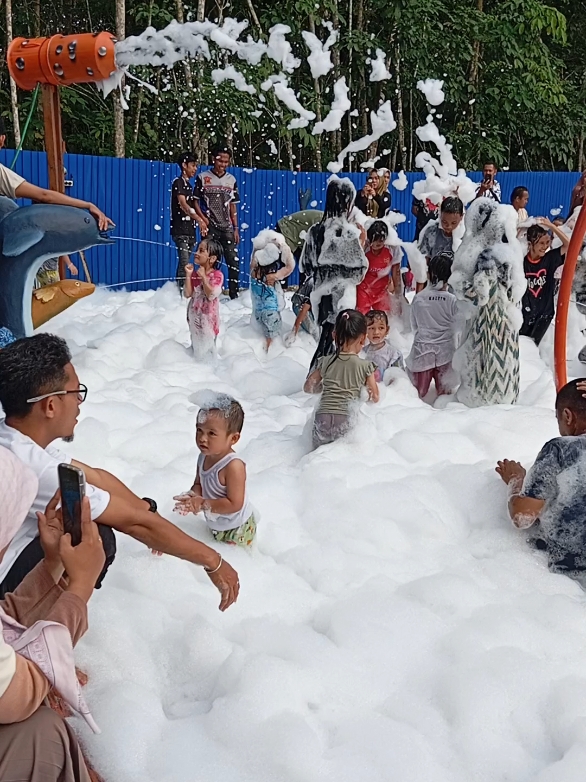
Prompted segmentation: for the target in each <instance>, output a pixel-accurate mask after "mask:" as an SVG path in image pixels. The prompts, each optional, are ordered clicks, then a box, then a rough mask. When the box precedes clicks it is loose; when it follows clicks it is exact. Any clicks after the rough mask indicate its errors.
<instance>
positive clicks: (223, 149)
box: [212, 142, 232, 158]
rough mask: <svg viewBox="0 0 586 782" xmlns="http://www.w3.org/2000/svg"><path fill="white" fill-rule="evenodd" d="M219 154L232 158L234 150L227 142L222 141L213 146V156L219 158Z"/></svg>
mask: <svg viewBox="0 0 586 782" xmlns="http://www.w3.org/2000/svg"><path fill="white" fill-rule="evenodd" d="M218 155H228V157H230V158H231V157H232V150H231V149H230V147H229V146H228V145H227V144H226V143H225V142H221V143H219V144H216V145H215V146H214V147H213V148H212V158H217V157H218Z"/></svg>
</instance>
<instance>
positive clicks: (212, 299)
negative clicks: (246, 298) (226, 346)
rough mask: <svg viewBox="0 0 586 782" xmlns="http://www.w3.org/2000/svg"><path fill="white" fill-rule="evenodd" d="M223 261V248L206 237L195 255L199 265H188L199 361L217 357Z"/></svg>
mask: <svg viewBox="0 0 586 782" xmlns="http://www.w3.org/2000/svg"><path fill="white" fill-rule="evenodd" d="M221 258H222V246H221V245H220V243H219V242H217V241H216V240H215V239H211V238H209V237H206V238H205V239H202V240H201V242H200V243H199V247H198V248H197V251H196V253H195V262H196V264H197V265H198V268H197V270H195V271H194V267H193V264H192V263H188V264H186V265H185V288H184V289H183V293H184V295H185V297H186V298H188V299H189V300H190V301H189V304H188V305H187V322H188V323H189V331H190V332H191V346H192V348H193V352H194V354H195V356H196V357H197V358H205V357H206V356H209V355H213V354H214V352H215V347H216V337H217V336H218V334H219V333H220V303H219V297H220V294H221V293H222V286H223V284H224V275H223V274H222V272H221V271H220V270H219V269H218V266H219V263H220V260H221Z"/></svg>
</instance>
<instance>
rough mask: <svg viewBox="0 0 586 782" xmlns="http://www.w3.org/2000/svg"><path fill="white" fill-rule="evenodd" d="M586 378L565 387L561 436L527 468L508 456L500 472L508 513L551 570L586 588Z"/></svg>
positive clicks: (559, 405)
mask: <svg viewBox="0 0 586 782" xmlns="http://www.w3.org/2000/svg"><path fill="white" fill-rule="evenodd" d="M584 392H586V378H580V379H578V380H572V381H570V382H569V383H567V384H566V385H565V386H563V388H561V389H560V391H559V392H558V395H557V399H556V417H557V420H558V426H559V430H560V435H561V436H560V437H556V438H554V439H553V440H550V441H549V442H547V443H546V444H545V445H544V446H543V448H542V449H541V451H540V452H539V454H538V455H537V458H536V460H535V463H534V464H533V467H532V468H531V469H530V470H529V472H528V473H527V472H526V470H525V469H524V468H523V467H522V466H521V465H520V464H519V462H515V461H510V460H508V459H503V461H500V462H498V464H497V468H496V471H497V473H498V474H499V475H500V476H501V478H502V479H503V481H504V482H505V483H506V484H507V485H508V490H509V491H508V493H509V514H510V516H511V519H512V520H513V524H514V525H515V527H517V528H518V529H528V528H529V527H532V528H533V530H532V532H533V534H532V535H531V538H530V540H531V542H532V543H533V544H534V545H535V546H536V547H537V548H539V549H541V550H544V551H546V552H547V555H548V562H549V569H550V570H551V571H553V572H554V573H561V574H564V575H566V576H569V577H570V578H573V579H575V580H576V581H579V582H580V583H581V584H582V586H584V587H586V399H585V398H584V397H585V393H584Z"/></svg>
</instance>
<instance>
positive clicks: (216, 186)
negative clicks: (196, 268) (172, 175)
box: [194, 145, 240, 299]
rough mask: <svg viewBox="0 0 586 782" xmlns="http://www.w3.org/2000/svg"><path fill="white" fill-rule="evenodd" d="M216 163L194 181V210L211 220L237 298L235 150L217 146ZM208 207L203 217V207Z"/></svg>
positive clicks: (231, 294)
mask: <svg viewBox="0 0 586 782" xmlns="http://www.w3.org/2000/svg"><path fill="white" fill-rule="evenodd" d="M212 157H213V161H214V164H213V166H212V168H211V169H210V170H209V171H202V172H201V173H200V174H198V176H197V179H196V180H195V190H194V195H195V198H196V202H195V211H196V212H197V214H198V216H199V217H200V218H204V219H205V218H206V215H207V219H208V220H209V229H208V230H209V236H210V238H212V239H215V240H216V241H217V242H219V243H220V244H221V245H222V250H223V253H224V260H225V262H226V266H227V267H228V286H229V291H230V298H231V299H236V298H238V277H239V274H240V260H239V258H238V251H237V249H236V248H237V247H238V245H239V244H240V234H239V233H238V213H237V211H236V204H237V203H239V201H240V196H239V195H238V187H237V185H236V179H235V177H234V176H233V175H232V174H229V173H228V172H227V171H226V169H227V168H228V166H229V165H230V158H231V157H232V150H231V149H230V148H229V147H227V146H225V145H222V146H217V147H215V148H214V150H213V151H212ZM202 203H203V204H204V205H205V210H206V215H204V213H203V211H202V208H201V205H202Z"/></svg>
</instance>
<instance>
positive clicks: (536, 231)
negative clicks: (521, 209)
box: [527, 225, 549, 244]
mask: <svg viewBox="0 0 586 782" xmlns="http://www.w3.org/2000/svg"><path fill="white" fill-rule="evenodd" d="M546 234H549V231H547V230H546V229H545V228H543V227H542V226H541V225H530V226H529V228H528V229H527V241H528V242H529V244H535V242H538V241H539V240H540V239H541V237H542V236H545V235H546Z"/></svg>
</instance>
